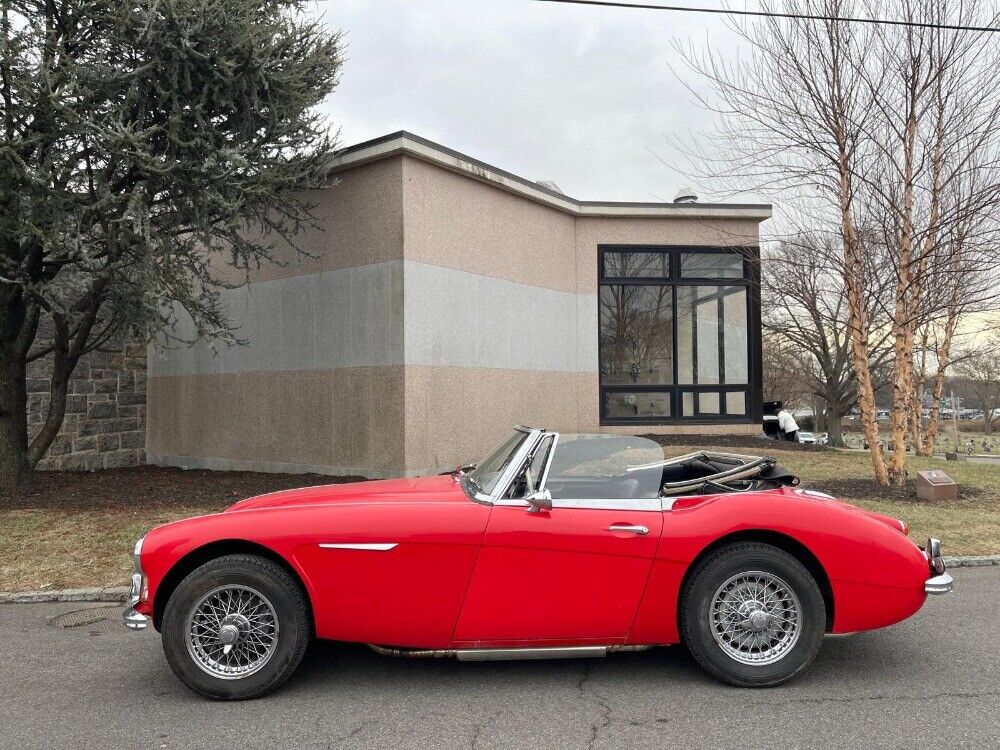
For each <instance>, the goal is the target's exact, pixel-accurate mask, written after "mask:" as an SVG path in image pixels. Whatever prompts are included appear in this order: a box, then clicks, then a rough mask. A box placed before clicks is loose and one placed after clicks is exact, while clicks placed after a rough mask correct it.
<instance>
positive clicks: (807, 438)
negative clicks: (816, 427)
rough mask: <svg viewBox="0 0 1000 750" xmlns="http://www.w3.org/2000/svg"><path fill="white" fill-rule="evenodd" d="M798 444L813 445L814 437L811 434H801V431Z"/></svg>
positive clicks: (814, 442)
mask: <svg viewBox="0 0 1000 750" xmlns="http://www.w3.org/2000/svg"><path fill="white" fill-rule="evenodd" d="M799 442H800V443H809V444H810V445H815V444H816V436H815V435H813V434H812V433H811V432H802V431H801V430H799Z"/></svg>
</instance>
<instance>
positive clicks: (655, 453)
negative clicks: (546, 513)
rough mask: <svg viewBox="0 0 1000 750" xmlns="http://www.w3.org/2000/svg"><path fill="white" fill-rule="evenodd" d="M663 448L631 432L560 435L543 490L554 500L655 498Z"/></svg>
mask: <svg viewBox="0 0 1000 750" xmlns="http://www.w3.org/2000/svg"><path fill="white" fill-rule="evenodd" d="M662 462H663V447H662V446H660V445H658V444H657V443H654V442H653V441H652V440H649V439H647V438H641V437H635V436H632V435H609V434H599V435H567V434H562V435H560V436H559V444H558V445H557V446H556V452H555V455H554V457H553V459H552V467H551V469H550V470H549V476H548V481H547V482H546V485H545V487H546V489H548V490H549V491H550V492H551V494H552V497H553V498H554V499H557V500H558V499H570V498H586V497H590V498H594V497H608V498H611V497H658V496H659V491H660V484H661V475H662V466H660V465H659V464H661V463H662Z"/></svg>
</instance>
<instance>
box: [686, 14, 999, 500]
mask: <svg viewBox="0 0 1000 750" xmlns="http://www.w3.org/2000/svg"><path fill="white" fill-rule="evenodd" d="M765 7H768V8H769V9H780V10H784V11H791V12H794V13H801V14H807V15H813V16H822V17H826V18H831V17H843V16H851V15H869V16H879V17H884V16H892V17H894V18H899V19H901V20H908V21H913V22H916V23H917V24H919V23H924V24H926V23H931V24H933V23H937V24H941V23H945V22H947V23H955V24H960V25H969V26H971V25H979V26H986V25H991V24H993V23H995V20H996V19H995V18H993V17H989V15H988V13H987V12H986V10H985V9H984V8H983V7H982V6H981V5H975V4H967V3H963V2H960V3H955V2H948V3H946V2H945V1H944V0H891V1H890V2H878V1H877V0H870V1H866V0H862V1H861V2H847V1H845V0H790V1H789V2H786V3H782V4H781V6H780V8H772V7H770V6H768V4H766V3H765ZM734 30H735V31H736V33H737V34H738V35H740V36H741V37H742V39H743V40H744V41H745V42H746V43H747V45H748V47H749V48H750V49H751V50H752V51H751V58H750V60H742V59H741V60H740V61H739V62H738V63H731V62H728V61H727V58H725V57H724V56H722V55H721V54H720V53H718V52H716V51H711V50H709V51H706V52H703V53H698V52H695V51H693V50H691V49H686V50H685V52H686V60H687V62H688V64H689V65H690V67H691V68H692V69H694V70H695V71H697V72H699V73H701V74H702V76H703V77H704V78H706V79H707V80H708V82H709V83H710V84H711V89H712V94H711V95H702V94H698V93H697V92H694V94H695V96H696V97H697V98H698V99H699V100H700V101H701V103H702V104H703V105H704V106H706V107H708V108H709V109H712V110H714V111H716V112H717V113H719V115H721V117H720V128H719V131H718V132H717V133H716V134H715V135H716V137H717V139H719V140H721V141H722V142H723V147H722V148H721V149H719V150H718V152H721V153H723V154H724V156H723V157H721V158H718V157H707V156H706V153H705V151H704V150H699V149H689V150H688V155H689V156H692V157H694V159H695V164H696V165H697V168H698V169H700V171H701V174H702V175H703V176H710V177H711V178H712V179H714V180H716V181H722V182H723V184H726V178H727V177H730V178H732V177H734V176H735V178H736V179H735V180H732V179H730V180H729V181H728V186H729V187H730V188H731V189H733V190H747V189H757V190H761V189H766V190H771V191H775V192H777V193H779V194H781V195H785V196H787V198H788V200H789V201H794V202H795V203H796V204H798V206H799V207H800V208H799V210H800V213H804V214H805V215H807V216H808V218H809V220H810V221H811V222H812V223H813V225H814V226H815V227H817V228H820V229H829V230H833V231H835V232H836V233H837V235H839V236H838V241H839V242H838V244H839V248H840V253H841V262H840V266H839V268H840V273H841V274H842V277H843V291H844V305H845V308H846V316H845V320H844V325H845V328H846V331H847V333H848V339H849V351H850V364H851V369H852V370H853V373H854V378H855V380H856V383H857V385H856V389H857V404H858V407H859V410H860V412H861V422H862V430H863V432H864V435H865V439H866V442H867V443H868V444H869V445H871V446H872V466H873V470H874V473H875V477H876V479H877V480H878V481H880V482H882V483H886V484H887V483H890V482H892V483H902V481H903V480H904V479H905V471H906V468H905V464H906V452H905V442H906V441H905V437H906V434H907V431H908V426H909V424H910V420H911V414H912V411H913V398H914V390H915V387H914V352H915V340H916V336H917V331H918V329H919V328H920V325H921V323H922V322H924V321H926V320H927V319H928V316H930V317H933V315H932V314H931V313H930V312H929V311H928V309H927V308H928V303H927V300H928V296H927V294H926V291H927V286H928V283H929V279H930V277H931V268H932V260H933V259H934V258H935V257H936V256H940V255H941V254H942V253H943V252H944V250H943V248H945V249H946V248H947V247H949V246H946V245H942V242H941V240H942V237H944V236H945V235H946V234H947V233H948V232H949V231H951V230H952V228H953V227H954V225H955V224H956V222H957V221H958V218H959V216H960V215H961V213H960V212H958V211H957V208H958V207H959V206H960V205H961V206H963V207H964V210H965V212H966V213H967V212H968V211H969V210H971V209H972V208H973V207H975V209H976V210H978V211H984V210H988V208H995V207H996V206H997V204H998V190H997V181H996V180H988V179H986V180H971V179H970V175H971V174H975V173H977V172H983V171H986V172H990V171H991V170H993V169H995V166H996V164H997V163H998V154H1000V128H998V127H997V126H998V124H1000V87H997V86H996V85H995V81H994V80H993V77H994V76H995V71H996V69H997V68H998V67H1000V64H998V61H1000V51H998V43H997V40H996V39H994V38H993V37H994V36H995V35H990V34H986V33H975V32H959V31H950V30H944V29H941V28H939V27H928V26H919V25H913V26H878V25H861V24H848V23H844V22H841V21H835V20H815V19H804V18H774V17H771V18H767V19H765V20H761V21H754V22H752V23H742V22H735V23H734ZM963 182H964V184H966V185H967V186H968V185H976V186H977V189H975V190H969V191H966V193H965V195H964V196H963V198H962V199H961V200H960V201H959V200H953V199H951V197H952V196H954V195H955V194H956V190H957V186H958V185H959V184H961V183H963ZM951 247H953V245H952V246H951ZM873 253H874V255H875V257H876V259H877V263H879V264H884V267H885V271H886V272H887V273H889V275H890V278H891V281H892V283H891V291H890V292H889V293H888V294H883V295H881V296H878V297H875V299H878V300H880V301H881V305H882V312H883V313H884V315H885V320H886V321H887V324H886V325H887V328H888V333H889V335H890V337H891V342H892V348H893V354H892V357H891V361H892V367H893V373H892V378H891V384H892V407H893V408H892V410H891V411H892V417H891V422H890V436H891V438H892V440H891V444H892V446H893V449H892V453H891V455H890V456H888V457H887V456H886V455H885V454H884V453H883V450H882V448H881V443H880V442H879V440H878V430H879V428H878V423H877V421H876V419H875V415H876V405H875V387H874V383H873V374H872V361H873V352H874V350H875V349H876V348H877V346H878V344H879V342H880V341H881V339H882V338H883V336H884V335H885V332H884V331H883V330H882V329H881V328H880V327H879V324H878V322H877V321H876V320H875V319H873V310H872V307H871V304H870V302H871V300H872V299H873V297H872V292H873V291H875V290H876V287H877V280H878V278H880V277H877V278H876V279H875V280H873V279H872V278H871V275H870V271H871V269H872V268H873V267H875V266H874V264H873V260H872V255H873ZM970 265H971V263H970V262H969V259H968V258H966V261H965V262H963V263H962V267H963V272H969V270H970V268H969V267H970ZM991 268H992V266H983V267H982V268H980V269H979V270H980V271H982V272H984V273H985V272H987V271H988V270H990V269H991Z"/></svg>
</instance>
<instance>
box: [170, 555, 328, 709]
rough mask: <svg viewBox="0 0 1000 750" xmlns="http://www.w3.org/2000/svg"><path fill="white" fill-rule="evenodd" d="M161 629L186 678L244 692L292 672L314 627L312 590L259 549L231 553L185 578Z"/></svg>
mask: <svg viewBox="0 0 1000 750" xmlns="http://www.w3.org/2000/svg"><path fill="white" fill-rule="evenodd" d="M161 632H162V636H163V651H164V653H165V654H166V657H167V663H169V664H170V668H171V669H173V671H174V674H176V675H177V677H178V678H180V680H181V682H183V683H184V684H185V685H187V686H188V687H189V688H191V689H192V690H193V691H195V692H196V693H198V694H200V695H203V696H205V697H207V698H214V699H216V700H243V699H247V698H257V697H259V696H261V695H264V694H266V693H269V692H270V691H272V690H274V689H275V688H277V687H278V686H280V685H281V684H282V683H283V682H284V681H285V680H287V679H288V678H289V676H291V674H292V672H294V671H295V668H296V667H297V666H298V664H299V662H300V661H301V659H302V655H303V654H304V653H305V650H306V646H307V645H308V643H309V637H310V634H311V628H310V626H309V618H308V608H307V606H306V598H305V594H304V593H303V591H302V588H301V586H300V585H299V583H298V581H296V580H295V579H294V578H293V577H292V576H291V575H289V573H288V572H287V571H286V570H284V569H283V568H282V567H281V566H280V565H277V564H275V563H274V562H272V561H270V560H267V559H265V558H262V557H257V556H255V555H226V556H225V557H219V558H216V559H214V560H211V561H209V562H207V563H205V564H204V565H202V566H201V567H199V568H196V569H195V570H194V571H192V572H191V573H190V574H188V576H187V577H186V578H185V579H184V580H183V581H181V582H180V584H179V585H178V586H177V588H176V590H174V592H173V594H172V595H171V596H170V600H169V601H168V602H167V606H166V609H165V610H164V613H163V623H162V626H161Z"/></svg>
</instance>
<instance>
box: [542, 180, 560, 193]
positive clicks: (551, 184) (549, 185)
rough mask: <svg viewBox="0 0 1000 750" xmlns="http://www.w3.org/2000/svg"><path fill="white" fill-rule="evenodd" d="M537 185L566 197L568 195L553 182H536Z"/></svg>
mask: <svg viewBox="0 0 1000 750" xmlns="http://www.w3.org/2000/svg"><path fill="white" fill-rule="evenodd" d="M535 183H536V184H538V185H541V186H542V187H543V188H546V189H548V190H552V191H553V192H556V193H560V194H562V195H566V193H563V191H562V188H561V187H559V186H558V185H556V184H555V183H554V182H553V181H552V180H535Z"/></svg>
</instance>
